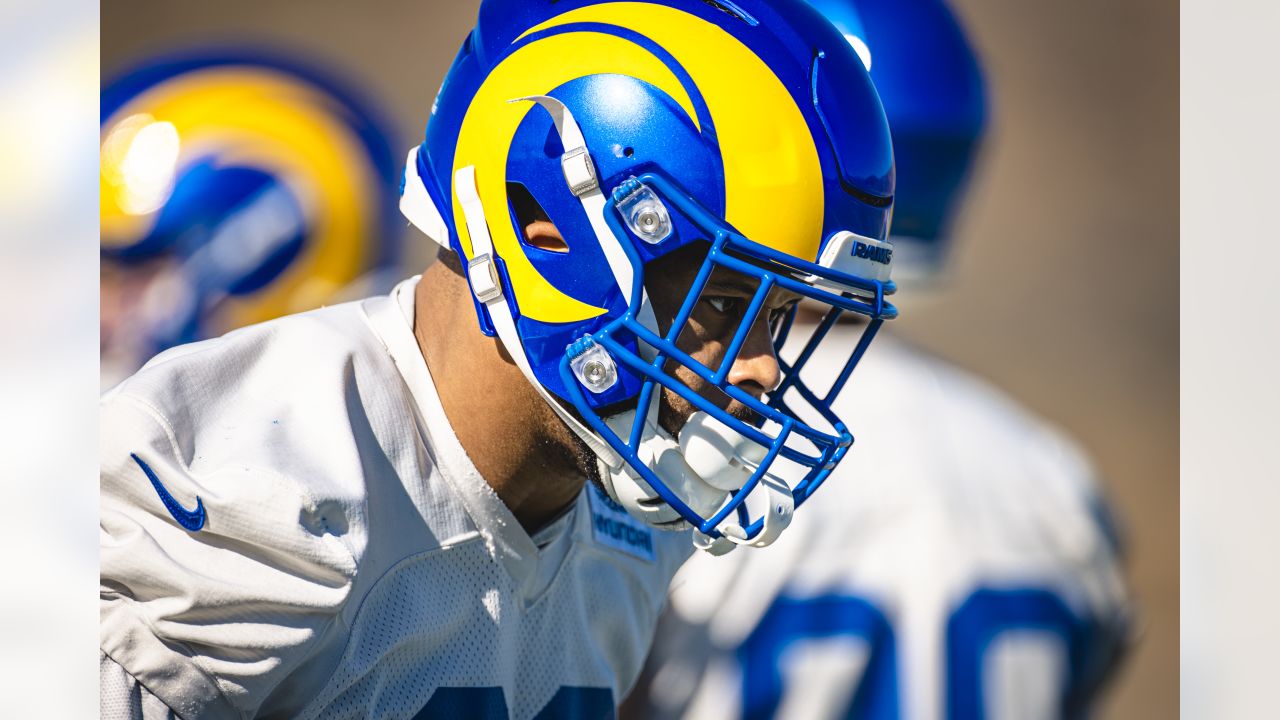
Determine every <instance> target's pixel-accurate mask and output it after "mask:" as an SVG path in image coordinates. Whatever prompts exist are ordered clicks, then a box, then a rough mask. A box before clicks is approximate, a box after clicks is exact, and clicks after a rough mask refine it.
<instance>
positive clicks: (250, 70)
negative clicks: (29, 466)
mask: <svg viewBox="0 0 1280 720" xmlns="http://www.w3.org/2000/svg"><path fill="white" fill-rule="evenodd" d="M101 127H102V134H101V223H102V276H101V277H102V291H101V297H102V313H101V324H100V329H101V356H102V371H101V382H102V387H103V389H106V388H107V387H110V386H112V385H114V384H115V383H116V382H118V381H119V380H121V379H123V378H124V377H126V376H128V375H129V374H131V373H132V372H133V371H135V370H137V369H138V368H139V367H141V365H142V363H143V362H145V361H146V360H148V359H149V358H151V357H152V356H153V355H155V354H157V353H159V352H160V351H162V350H165V349H167V348H170V347H173V346H175V345H179V344H182V343H186V342H192V341H194V340H201V339H204V338H209V337H216V336H218V335H221V334H222V333H224V332H227V331H228V330H231V329H234V328H237V327H241V326H243V325H247V324H251V323H255V322H261V321H264V320H269V319H272V318H275V317H279V316H281V315H285V314H288V313H292V312H297V311H300V310H307V309H311V308H314V307H319V306H320V305H322V304H325V303H333V302H337V301H341V300H345V299H351V298H355V297H364V296H366V295H372V294H378V293H382V292H385V291H387V290H388V289H389V288H390V287H391V285H392V283H393V282H394V280H396V279H398V274H399V273H398V272H397V269H396V262H397V260H398V256H399V253H398V249H399V248H398V246H399V238H400V236H401V233H402V228H403V225H402V224H400V223H398V222H397V221H396V220H395V218H397V217H398V212H397V210H396V201H397V196H396V193H395V189H396V186H397V183H398V181H399V177H398V175H399V168H398V162H399V158H398V157H395V156H394V155H393V154H392V153H391V152H390V150H389V144H388V142H389V141H390V140H393V139H394V138H392V137H390V136H389V134H388V132H387V130H386V126H385V124H384V123H383V122H382V121H381V118H380V116H379V114H378V113H377V112H376V111H375V109H374V108H372V107H371V106H370V105H369V103H368V102H367V101H365V100H363V99H361V98H359V97H357V96H355V95H354V94H353V93H351V92H350V91H348V90H346V89H344V88H343V87H342V86H341V85H340V84H339V83H337V82H336V81H335V80H333V79H332V78H330V77H328V75H327V74H326V73H324V72H321V71H319V70H316V69H314V68H313V67H312V63H309V62H306V61H302V62H299V61H297V60H294V59H290V60H287V61H286V60H283V59H280V58H275V57H272V56H269V55H266V54H263V53H259V52H256V51H251V50H241V51H234V52H186V53H183V54H181V55H175V56H166V57H162V58H153V59H149V60H147V61H145V62H142V63H139V64H138V65H136V66H135V67H134V69H132V70H130V71H128V72H126V73H123V74H122V75H121V76H120V77H118V78H117V79H115V80H114V81H113V82H109V83H107V84H106V85H105V86H104V89H103V91H102V125H101Z"/></svg>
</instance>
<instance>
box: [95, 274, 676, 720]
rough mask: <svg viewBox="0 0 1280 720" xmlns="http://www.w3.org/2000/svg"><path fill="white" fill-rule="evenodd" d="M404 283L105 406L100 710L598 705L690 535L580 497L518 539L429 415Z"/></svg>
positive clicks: (181, 362)
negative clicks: (534, 531) (661, 529)
mask: <svg viewBox="0 0 1280 720" xmlns="http://www.w3.org/2000/svg"><path fill="white" fill-rule="evenodd" d="M415 286H416V281H407V282H406V283H403V284H401V285H400V286H399V287H398V288H397V289H396V291H395V292H394V293H393V294H392V296H391V297H381V298H373V299H370V300H365V301H362V302H357V303H348V304H345V305H338V306H334V307H329V308H324V309H321V310H317V311H314V312H309V313H304V314H301V315H294V316H290V317H286V318H282V319H280V320H275V321H272V322H268V323H264V324H261V325H256V326H253V327H249V328H245V329H242V330H238V331H236V332H232V333H230V334H228V335H226V336H224V337H222V338H219V339H216V340H209V341H205V342H200V343H196V344H193V345H187V346H183V347H179V348H175V349H174V350H171V351H168V352H166V353H164V354H162V355H160V356H158V357H156V358H155V359H154V360H153V361H152V362H150V363H149V364H148V365H147V366H146V367H145V368H143V369H142V370H141V371H139V372H138V373H137V374H136V375H134V376H133V377H132V378H130V379H128V380H126V381H125V382H124V383H123V384H122V385H120V386H118V387H117V388H115V389H114V390H112V391H111V392H109V393H108V394H107V395H106V396H104V398H103V401H102V415H101V419H102V520H101V534H102V547H101V567H102V570H101V573H102V578H101V650H102V656H101V666H102V711H103V717H111V718H114V717H151V716H153V715H154V716H161V717H163V716H166V715H168V714H169V711H172V712H173V713H175V714H177V715H180V716H181V717H183V718H188V719H190V718H248V717H301V718H420V719H426V718H452V717H486V718H488V717H502V718H506V717H511V718H532V717H536V716H539V714H542V716H544V717H575V718H576V717H607V716H611V715H612V713H613V712H614V707H615V705H616V704H617V702H619V701H620V700H621V699H622V697H623V696H624V695H625V693H626V692H627V691H628V690H629V688H630V686H631V685H632V683H633V682H634V681H635V678H636V677H637V675H638V674H639V671H640V667H641V663H642V662H643V659H644V657H645V654H646V652H647V651H648V648H649V644H650V640H651V637H652V633H653V627H654V624H655V623H656V621H657V618H658V615H659V612H660V611H661V609H662V605H663V601H664V599H665V596H666V589H667V585H668V582H669V581H670V579H671V576H672V574H673V573H674V572H675V570H676V568H677V567H679V564H680V563H681V562H683V561H684V560H685V559H686V558H687V557H688V555H689V553H690V551H691V550H690V548H691V545H690V539H689V536H688V534H687V533H667V532H659V531H651V530H649V529H647V528H645V527H642V526H641V525H640V524H639V523H638V522H636V521H634V520H631V519H630V518H629V517H628V516H626V515H625V513H623V512H621V510H620V508H618V507H617V506H615V505H613V504H612V503H610V502H609V501H608V500H607V499H606V498H605V497H604V496H603V495H602V494H600V493H599V492H598V491H596V490H595V489H594V488H593V487H592V486H590V485H588V487H587V488H586V489H584V491H583V493H582V495H581V496H580V497H579V498H578V500H577V502H576V503H575V504H574V505H573V506H572V507H571V508H570V509H569V510H568V512H567V513H566V514H565V515H563V516H562V517H561V518H560V519H558V520H557V521H556V522H554V523H553V524H552V525H551V526H550V527H548V528H546V529H544V530H541V531H539V532H538V533H537V535H535V536H534V537H530V536H529V535H528V534H526V533H525V531H524V530H523V529H522V528H521V526H520V524H519V523H518V522H517V521H516V519H515V517H514V516H513V515H512V514H511V512H510V511H509V510H508V509H507V508H506V506H505V505H503V503H502V502H501V501H500V500H499V499H498V497H497V495H496V494H494V492H493V491H492V489H491V488H490V487H489V486H488V485H487V484H486V483H485V482H484V480H483V479H482V478H481V477H480V475H479V474H478V473H477V472H476V469H475V467H474V465H472V463H471V461H470V460H469V459H468V457H467V454H466V452H465V451H464V450H463V448H462V447H461V445H460V444H459V442H458V440H457V438H456V437H455V436H454V433H453V431H452V430H451V428H450V425H449V422H448V420H447V419H446V417H445V414H444V411H443V409H442V407H441V405H440V402H439V398H438V396H437V394H436V391H435V386H434V384H433V383H432V380H431V376H430V374H429V372H428V369H427V366H426V363H425V362H424V361H423V358H422V355H421V353H420V352H419V350H418V346H417V343H416V342H415V340H414V337H413V333H412V323H413V289H414V287H415ZM484 391H485V390H484V388H482V387H477V388H476V392H484ZM166 708H167V710H166Z"/></svg>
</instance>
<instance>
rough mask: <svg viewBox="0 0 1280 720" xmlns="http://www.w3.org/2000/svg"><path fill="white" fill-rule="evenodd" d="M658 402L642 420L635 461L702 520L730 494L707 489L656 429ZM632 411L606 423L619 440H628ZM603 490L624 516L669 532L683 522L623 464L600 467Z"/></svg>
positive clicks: (675, 446) (674, 445)
mask: <svg viewBox="0 0 1280 720" xmlns="http://www.w3.org/2000/svg"><path fill="white" fill-rule="evenodd" d="M657 416H658V413H657V402H654V403H653V404H652V406H651V410H650V412H649V413H648V414H647V417H646V418H645V427H644V431H643V433H642V434H641V439H640V447H639V448H637V450H636V457H637V458H638V459H639V460H640V462H642V463H644V464H645V465H646V466H648V467H650V468H652V469H653V471H654V473H656V474H657V475H658V476H659V477H661V478H662V479H663V481H664V482H666V484H667V488H669V489H670V490H671V491H672V492H673V493H675V494H676V495H677V496H678V497H679V498H680V499H681V500H683V501H684V503H685V504H686V505H688V506H689V508H690V509H692V510H693V511H694V512H696V513H698V514H699V515H702V516H704V517H705V516H707V515H711V514H713V513H714V512H715V511H716V510H718V509H719V508H720V506H721V505H723V504H724V501H725V499H726V498H727V497H728V496H729V493H727V492H725V491H724V490H721V489H718V488H715V487H713V486H711V485H708V484H707V483H706V482H704V481H703V480H702V478H701V477H699V476H698V474H697V473H695V472H694V471H693V470H692V469H690V468H689V465H688V464H687V463H686V462H685V460H684V457H683V455H682V454H681V452H680V445H679V443H677V442H676V440H675V438H673V437H671V434H670V433H668V432H667V431H666V430H663V429H662V428H661V427H659V426H658V422H657V420H658V417H657ZM634 417H635V412H634V411H629V412H624V413H619V414H618V415H614V416H613V417H611V418H608V419H606V420H605V422H606V423H608V424H609V427H610V428H611V429H612V430H613V431H614V432H615V433H617V434H618V437H623V438H625V437H627V436H628V435H629V434H630V431H631V423H632V420H633V418H634ZM600 471H601V477H602V479H603V480H604V484H605V488H606V489H607V490H608V491H609V494H610V495H612V496H613V499H614V500H616V501H617V502H618V503H619V504H620V505H622V507H624V508H626V510H627V512H629V513H631V514H632V515H634V516H635V517H637V518H639V519H641V520H643V521H645V522H646V523H649V524H650V525H659V526H666V527H668V528H670V527H671V526H672V525H673V524H676V523H678V521H680V520H681V519H682V518H681V516H680V513H678V512H676V510H675V508H673V507H671V506H670V505H668V504H667V502H666V501H665V500H663V499H662V496H661V495H659V494H658V493H657V492H656V491H655V490H654V489H653V488H652V487H650V486H649V483H647V482H645V481H644V478H642V477H640V476H639V474H638V473H636V472H635V471H634V470H632V469H631V466H630V465H628V464H626V463H625V462H624V463H622V464H621V466H620V467H617V468H614V467H610V466H608V465H605V464H603V463H601V464H600Z"/></svg>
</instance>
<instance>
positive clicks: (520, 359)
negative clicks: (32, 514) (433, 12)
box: [100, 0, 896, 718]
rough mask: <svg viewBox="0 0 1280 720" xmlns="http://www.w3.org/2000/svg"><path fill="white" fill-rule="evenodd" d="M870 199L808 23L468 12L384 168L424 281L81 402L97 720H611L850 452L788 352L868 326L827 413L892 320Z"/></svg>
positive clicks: (657, 11) (837, 422) (866, 167)
mask: <svg viewBox="0 0 1280 720" xmlns="http://www.w3.org/2000/svg"><path fill="white" fill-rule="evenodd" d="M406 61H409V59H408V58H406ZM154 117H155V120H156V121H157V122H167V121H168V120H167V119H166V118H165V117H163V116H158V115H157V116H154ZM175 127H176V123H175ZM166 132H167V131H166ZM177 141H178V143H179V144H181V143H182V142H183V141H184V138H183V137H182V136H181V134H179V135H178V137H177ZM331 170H332V171H334V172H339V171H341V167H334V168H331ZM893 178H894V175H893V160H892V151H891V145H890V137H889V130H888V124H887V121H886V119H885V117H884V112H883V108H882V107H881V105H880V101H879V99H878V98H877V96H876V94H875V90H874V88H873V86H872V84H871V81H870V78H869V77H868V75H867V73H866V70H865V69H864V68H863V66H862V64H861V63H860V62H859V60H858V58H857V56H856V55H855V54H854V52H853V51H852V49H851V48H850V47H849V45H848V44H847V43H846V42H845V41H844V39H843V38H842V37H841V36H840V34H839V33H838V32H837V31H836V30H835V29H834V28H833V27H832V26H831V25H830V24H829V23H828V22H826V20H824V19H823V18H822V16H821V15H820V14H818V13H817V12H816V11H814V10H813V9H812V8H810V7H809V6H807V5H805V4H803V3H800V2H797V1H795V0H767V1H766V0H737V2H732V3H731V2H727V1H725V2H703V1H702V0H664V1H663V2H598V1H592V0H563V1H562V2H558V3H530V2H524V1H523V0H519V1H517V0H487V1H486V2H485V3H483V4H482V6H481V9H480V17H479V21H478V23H477V25H476V28H475V30H474V31H473V32H472V33H471V34H470V35H469V36H468V37H467V38H466V40H465V42H464V43H463V46H462V49H461V51H460V52H459V54H458V57H457V59H456V60H455V62H454V64H453V66H452V68H451V69H450V71H449V73H448V76H447V78H446V80H445V82H444V84H443V86H442V88H441V90H440V93H439V95H438V97H437V99H436V103H435V106H434V108H433V111H432V116H431V118H430V120H429V122H428V124H427V130H426V138H425V140H424V142H423V143H422V144H421V145H420V146H418V147H416V148H414V149H413V150H412V151H411V152H410V153H409V156H408V160H407V163H406V165H405V170H404V177H403V183H402V191H401V209H402V211H403V212H404V214H405V215H406V216H407V217H408V218H409V220H410V221H411V222H412V223H413V224H414V225H415V226H417V227H418V228H420V229H421V230H422V231H423V232H424V233H425V234H426V235H428V236H429V237H430V238H431V239H433V240H435V241H436V242H438V243H440V245H441V246H442V249H441V252H442V254H443V257H442V259H441V260H440V261H439V262H437V263H435V264H433V265H432V266H431V267H429V268H428V269H427V271H426V272H425V273H424V274H423V275H422V276H420V277H414V278H411V279H409V280H406V281H404V282H402V283H401V284H400V285H398V286H396V287H395V288H394V289H393V290H392V291H391V293H390V294H389V295H385V296H381V297H374V298H371V299H368V300H363V301H357V302H352V303H348V304H342V305H335V306H332V307H328V308H323V309H320V310H316V311H312V312H306V313H302V314H296V315H289V316H286V317H284V318H281V319H277V320H273V321H269V322H265V323H262V324H259V325H254V326H250V327H247V328H244V329H240V330H237V331H234V332H231V333H229V334H226V335H224V336H222V337H220V338H217V339H213V340H208V341H204V342H198V343H195V344H190V345H183V346H179V347H176V348H173V349H171V350H168V351H166V352H164V353H161V354H160V355H158V356H156V357H155V358H153V359H152V360H151V361H150V362H149V363H148V364H147V365H146V366H145V367H144V368H143V369H142V370H140V371H139V372H138V373H136V374H135V375H133V376H132V377H130V378H128V379H127V380H125V381H124V382H122V383H121V384H120V385H118V386H116V387H115V388H114V389H113V390H111V391H110V392H108V393H107V394H106V395H105V396H104V398H103V401H102V419H101V426H102V443H103V447H102V554H101V560H102V601H101V608H102V615H101V628H102V631H101V650H102V653H101V656H100V666H101V687H102V709H103V715H104V717H173V716H180V717H201V718H204V717H251V716H266V717H325V718H366V717H374V718H384V717H385V718H463V717H465V718H471V717H486V718H489V717H514V718H533V717H557V718H558V717H608V716H611V715H612V714H613V712H614V708H615V705H616V703H617V702H618V701H619V700H620V699H621V698H622V697H624V696H625V694H626V693H627V691H628V690H629V689H630V687H631V686H632V684H633V683H634V681H635V679H636V677H637V675H638V674H639V671H640V667H641V664H642V662H643V659H644V657H645V655H646V652H647V649H648V646H649V642H650V639H651V636H652V631H653V626H654V624H655V623H656V621H657V618H658V615H659V612H660V610H661V608H662V605H663V602H664V598H665V595H666V588H667V585H668V583H669V581H670V579H671V576H672V574H673V573H674V572H675V570H676V569H677V568H678V567H679V565H680V564H681V563H682V562H683V561H684V560H685V559H686V558H687V556H688V555H689V554H690V553H691V552H692V551H693V547H695V546H696V547H699V548H703V549H705V550H708V551H709V552H712V553H716V554H724V553H726V552H728V551H730V550H733V549H735V548H738V547H739V546H756V547H759V546H765V545H768V544H770V543H772V542H774V541H776V540H777V539H778V538H779V537H781V536H783V533H784V531H785V530H786V528H787V526H788V525H789V523H790V520H791V518H792V514H793V511H795V510H796V508H797V507H799V506H800V505H801V504H803V503H804V502H805V500H806V499H807V498H808V497H809V496H810V494H811V493H813V492H814V491H816V490H817V489H818V488H819V485H820V484H821V483H822V481H823V480H824V479H825V478H826V477H827V475H828V474H829V473H830V472H831V470H832V468H834V467H836V466H837V465H838V464H839V462H840V461H841V460H842V459H843V458H844V457H845V454H846V452H848V451H849V448H850V447H851V445H852V442H853V437H852V435H851V434H850V433H849V431H848V428H847V426H846V424H845V423H844V422H843V421H842V420H841V419H840V417H839V415H838V414H837V413H835V412H833V411H832V409H831V399H832V398H834V396H835V395H836V394H837V392H838V390H839V389H840V388H839V387H834V388H831V391H830V392H829V393H828V394H827V395H825V396H824V397H818V396H817V395H816V394H814V393H813V392H812V391H811V390H810V389H809V388H808V387H807V385H806V384H805V383H804V382H802V381H800V380H799V378H798V377H797V373H799V372H800V371H801V370H802V369H803V367H804V363H803V362H800V361H795V362H792V363H789V364H787V365H785V366H784V365H783V364H781V363H779V361H778V360H777V357H776V355H775V346H777V345H780V344H781V343H782V342H783V341H784V340H785V339H786V338H788V337H789V338H791V340H792V341H795V340H796V338H798V337H799V336H800V335H801V334H806V333H805V329H804V328H801V327H798V326H797V327H793V325H794V324H795V323H794V322H793V321H794V318H795V315H796V310H795V308H796V306H797V304H798V303H799V301H800V300H802V299H804V300H805V301H806V302H807V303H809V304H810V305H814V306H820V307H823V308H826V310H825V312H826V314H827V317H828V318H829V322H827V323H826V324H825V327H826V329H823V327H821V326H819V327H818V328H813V329H811V331H810V332H808V333H807V335H808V339H809V350H808V354H810V355H812V353H813V350H814V349H816V348H817V347H818V346H819V345H820V344H821V343H822V342H823V340H824V338H825V337H826V335H827V334H828V333H827V330H829V329H830V327H831V326H832V325H834V324H835V322H836V320H837V319H838V318H840V317H841V316H844V315H857V316H859V317H862V318H865V322H864V323H861V324H860V325H859V326H858V330H859V332H858V336H859V339H857V340H856V341H855V342H853V343H852V344H848V345H846V346H845V348H844V351H843V354H844V355H845V360H844V362H843V363H842V365H841V368H840V370H839V372H838V375H839V377H840V379H839V381H838V382H837V383H836V385H837V386H842V385H844V384H845V381H847V380H848V377H849V373H850V372H851V371H852V370H853V368H854V366H855V365H856V364H857V362H858V360H859V359H860V358H861V357H862V356H863V354H864V353H865V351H866V349H867V347H868V345H869V343H870V342H871V341H872V338H874V336H875V334H876V331H877V330H878V328H879V327H880V325H881V323H882V322H883V321H885V320H888V319H890V318H892V317H893V316H894V315H895V314H896V310H895V309H894V307H893V306H892V304H890V303H889V302H888V301H887V298H886V296H887V295H888V294H890V293H891V292H893V290H894V286H893V284H892V282H891V281H890V280H889V269H890V267H889V266H890V261H891V255H890V252H889V247H888V243H887V242H886V241H885V238H886V235H887V232H888V225H889V216H890V211H891V207H892V203H893V186H894V179H893ZM846 334H847V333H844V332H842V333H841V335H842V341H843V340H844V337H843V336H844V335H846ZM824 357H829V356H824ZM827 385H828V386H829V385H831V383H827ZM801 512H803V510H801ZM752 551H754V550H739V551H738V552H752Z"/></svg>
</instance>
